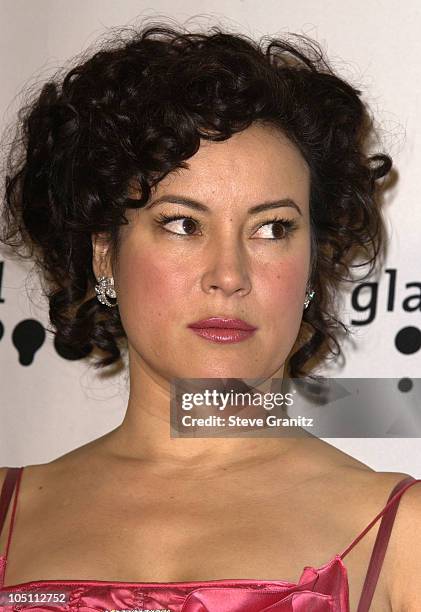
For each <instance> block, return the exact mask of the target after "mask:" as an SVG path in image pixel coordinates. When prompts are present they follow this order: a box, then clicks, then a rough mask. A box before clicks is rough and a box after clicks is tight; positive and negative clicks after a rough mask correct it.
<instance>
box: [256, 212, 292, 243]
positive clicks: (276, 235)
mask: <svg viewBox="0 0 421 612" xmlns="http://www.w3.org/2000/svg"><path fill="white" fill-rule="evenodd" d="M270 225H272V226H273V227H272V229H270V227H269V226H270ZM297 227H298V224H297V223H296V221H294V219H282V218H279V217H275V218H273V219H270V220H269V221H266V222H265V223H263V224H262V225H261V226H260V227H259V229H258V231H259V232H260V230H262V228H265V231H262V232H260V233H261V234H263V235H261V236H258V238H266V239H269V240H285V239H287V238H289V237H290V236H291V234H292V233H293V232H294V231H295V230H296V229H297ZM271 234H272V235H271Z"/></svg>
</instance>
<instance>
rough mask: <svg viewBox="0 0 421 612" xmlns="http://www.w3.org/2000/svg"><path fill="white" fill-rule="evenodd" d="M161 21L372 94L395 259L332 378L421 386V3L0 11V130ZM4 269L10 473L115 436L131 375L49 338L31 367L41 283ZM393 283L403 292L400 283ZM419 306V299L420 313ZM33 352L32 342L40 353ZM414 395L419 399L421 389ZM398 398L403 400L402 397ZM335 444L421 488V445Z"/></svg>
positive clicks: (192, 3)
mask: <svg viewBox="0 0 421 612" xmlns="http://www.w3.org/2000/svg"><path fill="white" fill-rule="evenodd" d="M160 16H170V17H173V18H175V19H176V20H179V21H182V22H184V21H185V20H187V19H189V18H190V25H191V26H192V27H193V26H194V25H197V26H198V27H201V28H203V27H206V25H212V24H214V23H220V24H221V25H224V24H225V25H228V26H229V27H230V28H233V29H236V30H239V31H242V32H244V33H246V34H249V35H252V36H254V37H260V36H262V35H266V34H269V35H275V34H279V35H282V34H283V33H285V32H288V31H289V32H297V33H304V34H307V35H309V36H311V37H312V38H315V39H316V40H318V41H319V42H320V43H321V44H322V46H323V48H324V49H325V50H326V52H327V55H328V57H329V59H330V61H331V64H332V65H333V67H334V68H336V70H337V71H338V72H339V73H340V74H341V75H342V76H343V77H345V78H346V79H348V80H350V81H351V82H352V83H353V84H354V85H355V86H357V87H359V88H361V89H363V91H364V92H365V95H364V98H365V100H366V101H367V102H368V103H369V104H370V106H371V109H372V111H373V112H374V114H375V116H376V117H377V120H378V123H379V125H380V130H379V135H380V137H381V139H382V143H383V146H384V148H385V149H386V151H387V152H389V154H390V155H391V156H392V157H393V160H394V164H395V167H396V169H397V170H398V172H399V181H398V183H397V185H396V187H395V188H394V190H393V193H390V194H389V196H388V198H387V206H386V218H387V223H388V227H389V234H390V245H389V250H388V256H387V261H386V262H385V263H384V265H383V268H382V270H381V271H380V274H379V275H378V277H377V278H376V279H371V280H372V282H376V283H377V288H378V295H377V304H376V308H375V309H374V307H373V308H372V315H373V320H372V322H371V323H369V324H368V325H363V326H362V325H353V327H352V329H353V331H354V332H355V336H354V342H355V343H356V344H354V345H353V344H351V343H350V344H347V345H346V346H345V348H344V352H345V356H346V362H345V364H334V366H333V367H332V368H330V370H329V374H330V375H331V376H335V377H351V378H354V377H364V378H365V377H378V378H396V379H401V378H405V377H408V378H409V379H416V378H419V377H421V340H420V335H421V304H420V302H421V299H420V298H418V306H417V308H416V309H413V311H412V312H410V311H406V310H405V309H404V307H403V302H404V300H405V298H407V297H409V295H416V294H417V293H418V295H419V294H420V293H421V266H420V261H421V253H420V248H419V239H420V230H421V207H420V205H419V196H418V191H419V179H418V177H419V168H420V163H421V151H420V147H419V146H418V147H417V144H419V140H420V135H421V123H420V121H419V116H418V113H417V108H419V99H420V94H421V63H420V61H419V57H420V56H421V41H420V37H419V32H420V31H421V7H420V4H419V2H418V0H407V1H406V2H405V3H401V4H400V5H399V6H397V4H396V2H391V1H384V2H382V3H377V2H372V3H366V2H364V1H363V0H353V1H352V0H350V1H348V2H346V3H345V2H341V3H338V2H337V1H334V0H329V1H326V0H325V1H324V2H320V1H316V0H300V2H295V3H291V2H285V1H282V0H274V1H269V0H266V1H262V0H259V1H257V0H230V1H228V0H214V1H210V0H206V1H203V0H178V1H177V2H168V1H164V0H154V1H153V2H150V1H146V0H137V1H133V0H119V1H118V2H116V1H114V0H72V1H71V2H69V1H68V0H35V1H32V2H28V1H25V0H1V1H0V74H1V88H0V124H1V126H2V127H4V126H5V125H6V124H8V123H9V122H10V121H12V120H13V117H14V116H15V112H16V109H17V107H18V106H19V102H20V97H19V92H20V91H21V89H22V88H23V86H25V85H28V84H33V83H36V82H37V81H39V80H45V79H46V78H48V76H49V75H51V74H52V73H53V72H54V71H55V70H56V69H57V68H58V67H60V66H61V65H62V64H63V62H65V61H66V60H67V59H69V58H71V57H72V56H73V55H75V54H77V53H79V52H80V51H82V50H83V49H85V48H86V47H87V46H88V45H90V44H92V43H93V42H94V41H95V40H96V39H97V38H98V36H99V35H100V34H101V33H102V32H104V30H105V29H106V28H107V27H110V26H118V25H125V24H133V23H134V22H135V21H136V22H140V21H141V20H142V18H144V17H148V18H149V17H155V18H156V19H159V17H160ZM0 262H1V263H0V266H1V267H0V322H1V326H0V329H1V330H2V337H1V339H0V366H1V381H0V382H1V405H0V466H1V465H5V466H9V465H10V466H11V465H28V464H34V463H44V462H47V461H51V460H52V459H54V458H55V457H57V456H59V455H62V454H63V453H65V452H67V451H69V450H71V449H73V448H76V447H78V446H81V445H82V444H84V443H85V442H88V441H89V440H92V439H94V438H96V437H98V436H100V435H102V434H103V433H105V432H107V431H109V430H111V429H113V428H115V427H116V426H117V425H118V424H119V423H120V422H121V420H122V418H123V416H124V411H125V407H126V402H127V394H128V391H127V385H126V382H125V379H124V377H119V378H108V379H102V378H101V377H100V376H99V375H98V373H95V372H94V371H93V369H89V368H88V367H87V364H86V363H85V362H84V361H81V360H75V361H72V360H69V359H64V358H63V357H61V356H59V355H58V354H57V352H56V351H55V348H54V345H53V342H52V338H51V336H50V334H47V336H46V338H45V341H43V342H42V338H41V339H40V343H41V346H39V348H38V349H37V350H35V353H34V355H33V358H32V359H31V355H29V357H28V356H26V355H23V354H22V349H20V350H19V346H21V343H20V338H21V337H22V335H24V334H28V333H29V331H31V333H34V331H36V330H37V329H38V331H40V329H41V328H40V327H39V325H38V326H37V322H38V323H41V324H42V325H47V324H48V319H47V305H46V301H45V299H43V298H42V295H41V292H40V290H39V285H38V283H37V279H36V277H33V276H28V272H29V270H30V266H27V265H25V266H24V265H23V264H22V263H16V262H14V261H12V260H11V258H10V256H7V255H6V254H1V253H0ZM386 270H389V272H387V271H386ZM393 271H396V276H395V287H394V290H393V287H392V286H391V284H390V280H391V278H392V276H393V275H394V272H393ZM408 283H411V284H412V286H411V287H408V286H407V284H408ZM416 283H417V284H418V287H417V286H416V285H415V284H416ZM392 295H393V296H394V300H393V304H390V306H389V309H388V301H389V302H390V298H391V297H392ZM364 296H365V297H364ZM369 298H370V295H369V294H368V293H367V294H361V295H360V296H359V298H358V302H359V304H361V305H363V304H368V302H369ZM416 303H417V300H416V298H413V299H412V301H411V305H412V307H413V308H414V304H415V305H416ZM368 314H369V311H368V310H367V311H365V312H357V310H356V309H355V308H354V306H353V305H352V302H351V296H350V295H348V296H346V299H345V300H344V304H343V313H342V315H343V320H344V321H345V322H346V323H349V322H350V321H355V320H359V321H363V320H365V319H367V317H368ZM27 319H32V320H33V322H32V326H31V324H29V326H28V327H25V326H26V325H27V323H26V322H25V321H26V320H27ZM36 342H37V340H36V338H35V337H34V339H33V343H34V345H36ZM34 348H35V347H34ZM32 352H34V351H32ZM25 360H26V361H25ZM29 362H30V363H29ZM24 364H26V365H24ZM418 382H420V381H419V380H418ZM414 390H417V391H418V397H421V394H420V389H419V385H418V387H417V381H414V388H413V391H414ZM399 394H400V392H399V391H398V390H397V391H396V398H399ZM389 399H390V398H389ZM386 400H387V398H380V397H376V398H374V399H373V401H386ZM420 411H421V406H420ZM328 441H329V442H330V443H332V444H334V445H335V446H337V447H338V448H341V449H342V450H344V451H345V452H348V453H349V454H351V455H353V456H355V457H356V458H357V459H359V460H360V461H363V462H365V463H367V464H368V465H370V466H371V467H373V468H374V469H376V470H391V471H399V472H407V473H410V474H412V475H414V476H416V477H418V478H420V477H421V439H419V438H409V439H390V438H387V439H384V438H376V439H352V438H343V439H338V438H335V439H331V440H328Z"/></svg>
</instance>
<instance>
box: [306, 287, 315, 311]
mask: <svg viewBox="0 0 421 612" xmlns="http://www.w3.org/2000/svg"><path fill="white" fill-rule="evenodd" d="M314 296H315V292H314V291H311V292H310V293H306V299H305V300H304V310H305V309H306V308H307V306H308V305H309V304H310V302H311V300H312V299H313V297H314Z"/></svg>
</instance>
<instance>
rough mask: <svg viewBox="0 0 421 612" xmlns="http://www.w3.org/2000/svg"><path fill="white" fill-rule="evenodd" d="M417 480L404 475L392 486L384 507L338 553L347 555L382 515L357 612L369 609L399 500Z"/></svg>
mask: <svg viewBox="0 0 421 612" xmlns="http://www.w3.org/2000/svg"><path fill="white" fill-rule="evenodd" d="M417 482H421V479H417V478H414V477H413V476H406V477H405V478H403V479H402V480H400V481H399V482H398V483H397V484H396V485H395V486H394V488H393V490H392V492H391V493H390V495H389V499H388V501H387V503H386V505H385V507H384V508H383V509H382V510H381V511H380V512H379V513H378V514H377V516H375V517H374V519H373V520H372V521H371V522H370V523H369V524H368V525H367V527H366V528H365V529H364V530H363V531H362V532H361V533H360V534H359V535H358V536H357V537H356V538H355V539H354V541H353V542H351V544H350V545H349V546H348V547H347V548H346V549H345V550H344V551H343V552H342V553H341V554H340V555H339V556H340V557H341V559H343V558H344V557H345V555H347V554H348V553H349V552H350V550H352V548H353V547H354V546H355V545H356V544H357V543H358V542H359V541H360V540H361V538H363V537H364V536H365V534H366V533H367V532H368V531H369V530H370V529H371V528H372V527H373V526H374V524H375V523H377V521H378V520H379V518H380V517H381V516H382V517H383V518H382V520H381V523H380V526H379V530H378V532H377V536H376V540H375V542H374V546H373V550H372V553H371V558H370V563H369V565H368V569H367V574H366V577H365V581H364V585H363V589H362V592H361V597H360V601H359V604H358V609H357V612H368V610H369V607H370V604H371V600H372V598H373V594H374V590H375V588H376V584H377V580H378V577H379V574H380V570H381V567H382V564H383V560H384V557H385V554H386V549H387V545H388V543H389V539H390V534H391V531H392V527H393V523H394V521H395V516H396V512H397V510H398V506H399V502H400V500H401V497H402V495H403V493H404V492H405V491H406V490H407V489H409V487H411V486H412V485H414V484H416V483H417Z"/></svg>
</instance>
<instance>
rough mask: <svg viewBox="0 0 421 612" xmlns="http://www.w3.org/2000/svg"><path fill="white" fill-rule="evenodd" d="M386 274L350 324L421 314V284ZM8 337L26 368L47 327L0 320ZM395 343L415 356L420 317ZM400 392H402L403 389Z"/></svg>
mask: <svg viewBox="0 0 421 612" xmlns="http://www.w3.org/2000/svg"><path fill="white" fill-rule="evenodd" d="M4 266H5V262H0V306H2V305H4V304H6V302H7V296H5V294H4V290H3V289H4V288H3V273H4ZM384 273H385V275H386V278H385V289H386V291H385V295H384V297H382V298H379V283H378V282H363V283H359V284H357V285H356V286H355V288H354V289H353V291H352V294H351V306H352V308H353V311H354V313H355V314H357V315H361V317H360V316H358V318H354V317H352V318H351V319H350V324H351V325H354V326H365V325H370V324H371V323H372V322H373V321H375V319H376V317H377V316H378V314H379V312H380V313H385V312H386V313H387V312H394V313H396V312H405V313H409V314H414V315H415V316H416V315H417V314H418V315H419V314H420V313H421V281H412V282H409V283H404V284H403V283H402V282H401V283H400V282H399V274H398V270H397V269H396V268H387V269H386V270H385V271H384ZM398 296H399V297H398ZM0 314H1V310H0ZM5 334H10V336H11V339H12V343H13V345H14V347H15V348H16V355H17V360H18V363H20V365H23V366H29V365H31V364H32V363H33V361H34V359H35V357H36V355H37V354H38V353H39V352H40V350H41V349H42V346H43V344H44V342H45V339H46V332H45V329H44V326H43V325H42V324H41V323H40V322H39V321H37V320H36V319H24V320H23V321H16V323H15V325H14V327H13V329H9V330H8V329H5V327H4V324H3V322H2V320H1V317H0V341H1V340H2V339H3V338H4V336H5ZM392 341H394V347H395V349H396V350H397V351H398V352H399V353H401V354H403V355H413V354H415V353H416V352H417V351H419V350H420V349H421V329H420V320H419V317H417V320H416V325H406V326H405V327H401V328H400V329H396V330H395V333H394V337H393V336H391V342H392ZM54 348H55V350H56V352H57V354H58V355H59V356H60V357H62V358H63V359H68V360H77V359H83V358H84V357H86V355H87V354H88V352H89V351H88V352H84V353H79V352H76V351H74V350H71V349H69V348H67V347H63V346H62V345H60V344H59V343H58V342H57V341H56V340H55V339H54ZM391 348H392V345H391ZM403 380H409V379H403ZM404 386H405V385H404ZM401 390H402V391H403V390H404V389H401ZM405 390H407V389H405Z"/></svg>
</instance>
